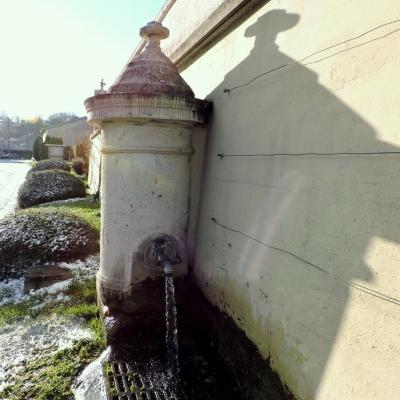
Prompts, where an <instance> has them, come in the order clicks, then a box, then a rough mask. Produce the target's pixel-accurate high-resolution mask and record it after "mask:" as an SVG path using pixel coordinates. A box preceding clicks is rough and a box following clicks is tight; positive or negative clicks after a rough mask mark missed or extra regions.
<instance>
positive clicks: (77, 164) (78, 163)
mask: <svg viewBox="0 0 400 400" xmlns="http://www.w3.org/2000/svg"><path fill="white" fill-rule="evenodd" d="M72 168H73V170H74V171H75V172H76V173H77V174H78V175H83V174H85V173H86V164H85V161H83V158H80V157H79V158H74V159H73V160H72Z"/></svg>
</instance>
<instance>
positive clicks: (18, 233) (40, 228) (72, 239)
mask: <svg viewBox="0 0 400 400" xmlns="http://www.w3.org/2000/svg"><path fill="white" fill-rule="evenodd" d="M98 247H99V245H98V233H97V232H96V230H95V229H94V228H93V227H91V226H90V225H89V224H88V223H87V222H86V221H84V220H83V219H82V218H80V217H78V216H76V215H74V214H72V213H68V212H66V211H64V212H60V211H55V210H50V209H46V208H40V209H32V210H22V211H18V212H16V213H14V214H11V215H9V216H8V217H6V218H4V219H3V220H0V279H3V278H5V277H19V276H21V275H22V274H23V272H24V271H25V270H26V268H27V267H28V266H30V265H35V264H36V265H37V264H43V263H45V262H49V261H64V260H70V259H78V258H82V257H85V256H87V255H88V254H93V253H96V252H97V251H98Z"/></svg>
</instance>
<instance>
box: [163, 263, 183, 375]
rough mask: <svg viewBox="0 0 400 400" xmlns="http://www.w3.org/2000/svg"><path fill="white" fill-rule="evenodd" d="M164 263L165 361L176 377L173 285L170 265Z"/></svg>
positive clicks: (177, 371) (175, 321)
mask: <svg viewBox="0 0 400 400" xmlns="http://www.w3.org/2000/svg"><path fill="white" fill-rule="evenodd" d="M165 264H166V265H164V271H165V323H166V335H165V341H166V347H167V363H168V369H169V371H170V373H171V377H172V378H173V379H177V378H178V375H179V353H178V325H177V309H176V303H175V285H174V276H173V275H172V268H171V265H170V264H169V263H168V262H166V263H165Z"/></svg>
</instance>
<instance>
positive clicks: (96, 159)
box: [88, 132, 101, 194]
mask: <svg viewBox="0 0 400 400" xmlns="http://www.w3.org/2000/svg"><path fill="white" fill-rule="evenodd" d="M90 141H91V148H90V157H89V176H88V184H89V191H90V193H92V194H96V193H98V192H99V190H100V171H101V134H100V132H96V134H94V135H92V138H91V140H90Z"/></svg>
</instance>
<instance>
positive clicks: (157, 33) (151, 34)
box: [140, 21, 169, 46]
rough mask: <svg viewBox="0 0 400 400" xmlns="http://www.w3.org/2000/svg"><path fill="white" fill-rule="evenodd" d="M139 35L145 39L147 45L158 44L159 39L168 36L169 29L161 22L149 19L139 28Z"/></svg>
mask: <svg viewBox="0 0 400 400" xmlns="http://www.w3.org/2000/svg"><path fill="white" fill-rule="evenodd" d="M140 36H141V37H142V38H143V39H145V40H147V43H148V44H149V45H151V44H153V45H156V46H159V45H160V41H161V40H163V39H166V38H167V37H168V36H169V30H168V28H166V27H165V26H163V25H162V24H161V22H157V21H151V22H149V23H148V24H147V25H145V26H143V27H142V28H140Z"/></svg>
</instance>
